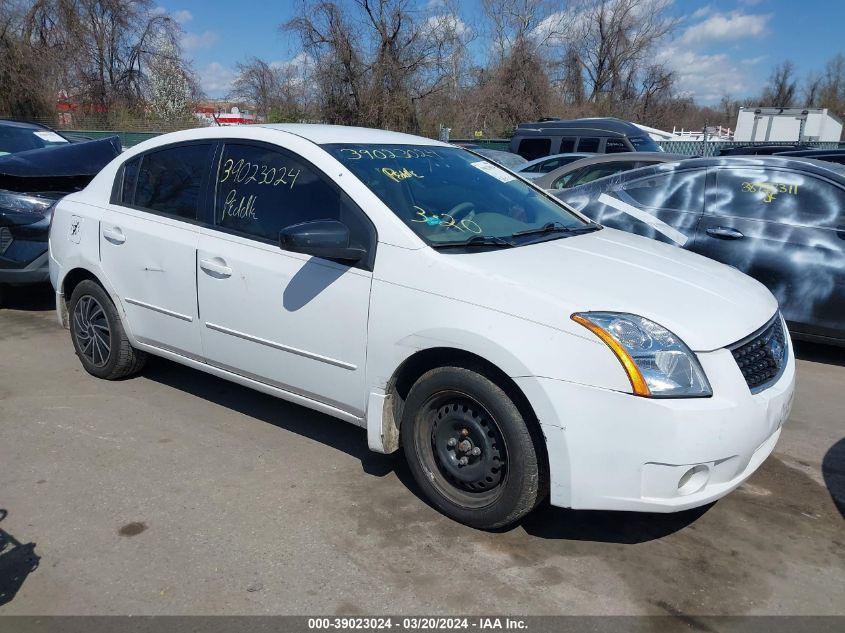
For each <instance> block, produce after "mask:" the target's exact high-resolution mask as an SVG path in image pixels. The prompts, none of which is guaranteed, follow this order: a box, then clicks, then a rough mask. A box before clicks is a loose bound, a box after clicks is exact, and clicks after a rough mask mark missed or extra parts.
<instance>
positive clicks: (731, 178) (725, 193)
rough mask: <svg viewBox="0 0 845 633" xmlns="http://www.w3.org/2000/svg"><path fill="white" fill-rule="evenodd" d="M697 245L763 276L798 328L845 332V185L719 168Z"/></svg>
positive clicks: (793, 173)
mask: <svg viewBox="0 0 845 633" xmlns="http://www.w3.org/2000/svg"><path fill="white" fill-rule="evenodd" d="M711 176H712V177H711V183H712V186H711V187H710V188H709V190H708V195H707V203H706V210H705V213H704V215H703V216H702V219H701V223H700V225H699V229H698V233H697V236H696V242H695V250H696V251H698V252H700V253H702V254H703V255H707V256H708V257H712V258H713V259H716V260H719V261H721V262H724V263H726V264H730V265H732V266H735V267H736V268H738V269H740V270H741V271H743V272H745V273H747V274H749V275H751V276H752V277H754V278H756V279H757V280H759V281H761V282H762V283H763V284H764V285H765V286H766V287H768V288H769V290H771V291H772V293H773V294H774V295H775V296H776V297H777V299H778V302H779V303H780V305H781V310H782V311H783V314H784V316H785V317H786V319H787V321H789V322H790V324H791V326H792V328H793V329H794V330H796V331H798V332H802V333H806V334H814V335H817V336H832V337H838V338H841V337H843V336H844V335H845V190H843V189H842V188H840V187H839V186H838V185H837V184H835V183H833V182H832V181H829V180H826V179H824V178H821V177H818V176H815V175H812V174H808V173H804V172H798V171H791V170H785V169H771V168H759V167H742V168H737V167H733V168H713V170H712V175H711Z"/></svg>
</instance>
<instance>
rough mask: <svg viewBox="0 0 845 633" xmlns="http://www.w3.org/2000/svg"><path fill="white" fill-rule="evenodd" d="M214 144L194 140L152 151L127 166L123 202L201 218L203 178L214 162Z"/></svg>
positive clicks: (152, 209)
mask: <svg viewBox="0 0 845 633" xmlns="http://www.w3.org/2000/svg"><path fill="white" fill-rule="evenodd" d="M213 148H214V146H213V145H212V144H210V143H209V144H192V145H180V146H178V147H170V148H167V149H162V150H158V151H155V152H150V153H149V154H144V155H143V156H141V157H139V158H137V159H135V160H132V161H129V162H128V163H126V165H125V166H124V169H123V188H122V191H121V195H120V201H121V203H122V204H126V205H128V206H132V207H140V208H142V209H146V210H148V211H153V212H156V213H162V214H165V215H172V216H175V217H178V218H184V219H186V220H196V219H198V211H199V200H200V192H201V191H202V187H203V178H204V176H205V174H206V172H207V171H208V168H209V163H210V162H211V153H212V151H213Z"/></svg>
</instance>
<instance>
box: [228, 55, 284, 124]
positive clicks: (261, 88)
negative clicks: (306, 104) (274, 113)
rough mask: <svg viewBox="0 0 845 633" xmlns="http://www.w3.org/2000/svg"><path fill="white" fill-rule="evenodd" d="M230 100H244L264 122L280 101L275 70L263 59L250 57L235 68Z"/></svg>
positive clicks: (279, 86)
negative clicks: (235, 74) (250, 104)
mask: <svg viewBox="0 0 845 633" xmlns="http://www.w3.org/2000/svg"><path fill="white" fill-rule="evenodd" d="M236 69H237V77H236V78H235V81H234V82H233V83H232V91H231V93H230V95H229V98H230V99H244V100H246V101H249V102H250V103H252V104H253V105H254V106H255V109H256V112H257V113H258V114H259V115H261V116H262V117H264V120H265V121H266V120H267V119H268V118H269V116H270V111H271V110H272V109H273V107H274V106H275V105H277V104H278V102H279V101H280V100H281V83H280V77H279V73H278V72H277V70H276V69H275V68H273V67H271V66H270V64H268V63H267V62H266V61H264V60H263V59H259V58H257V57H252V58H250V59H249V60H248V61H246V62H244V63H238V64H237V66H236Z"/></svg>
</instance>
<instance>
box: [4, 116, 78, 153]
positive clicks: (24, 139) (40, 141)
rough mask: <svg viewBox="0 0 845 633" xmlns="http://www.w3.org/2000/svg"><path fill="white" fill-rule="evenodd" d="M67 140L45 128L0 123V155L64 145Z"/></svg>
mask: <svg viewBox="0 0 845 633" xmlns="http://www.w3.org/2000/svg"><path fill="white" fill-rule="evenodd" d="M67 142H68V141H67V139H65V138H63V137H61V136H59V135H58V134H56V133H55V132H54V131H53V130H49V129H47V128H30V127H19V126H17V125H8V124H7V125H3V124H2V123H0V156H3V155H5V154H17V153H18V152H25V151H27V150H30V149H41V148H42V147H49V146H53V145H64V144H66V143H67Z"/></svg>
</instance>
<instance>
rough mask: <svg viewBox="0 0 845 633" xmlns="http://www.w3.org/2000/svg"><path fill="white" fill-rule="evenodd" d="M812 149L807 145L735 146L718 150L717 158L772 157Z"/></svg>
mask: <svg viewBox="0 0 845 633" xmlns="http://www.w3.org/2000/svg"><path fill="white" fill-rule="evenodd" d="M807 149H812V148H811V147H809V146H807V145H784V144H781V145H735V146H734V147H723V148H722V149H720V150H719V156H772V155H773V154H780V153H782V152H788V151H801V150H807Z"/></svg>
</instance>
